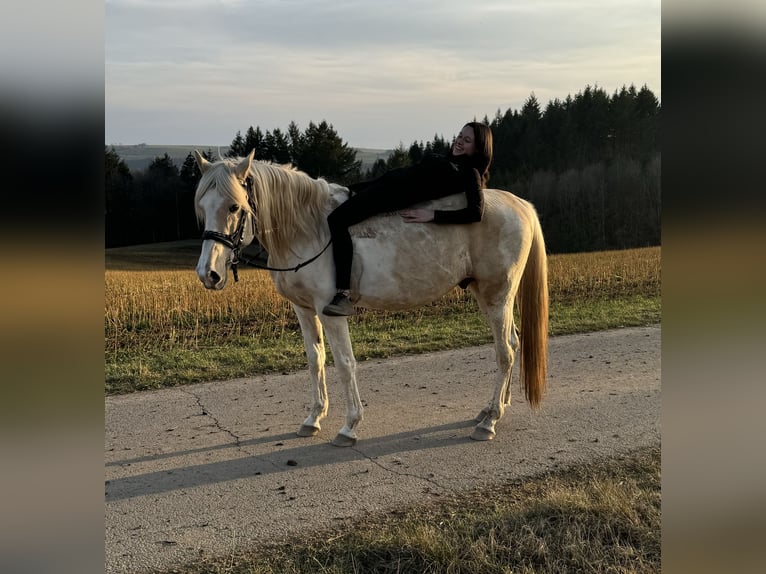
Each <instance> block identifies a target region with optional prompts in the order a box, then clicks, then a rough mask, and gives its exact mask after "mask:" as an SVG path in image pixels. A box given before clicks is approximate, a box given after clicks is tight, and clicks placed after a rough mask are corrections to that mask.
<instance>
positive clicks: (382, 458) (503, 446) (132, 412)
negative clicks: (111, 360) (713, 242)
mask: <svg viewBox="0 0 766 574" xmlns="http://www.w3.org/2000/svg"><path fill="white" fill-rule="evenodd" d="M660 339H661V330H660V328H659V327H646V328H630V329H618V330H613V331H605V332H599V333H592V334H587V335H572V336H564V337H555V338H552V339H551V341H550V350H549V391H548V395H547V396H546V398H545V400H544V401H543V406H542V409H541V410H540V411H538V412H537V413H535V412H533V411H532V410H531V409H530V408H529V406H528V405H527V404H526V403H525V402H524V399H523V398H522V397H523V396H522V394H521V391H520V389H519V387H518V382H517V380H516V378H515V377H514V387H513V392H514V393H515V397H517V398H515V399H514V401H513V404H512V406H511V407H510V408H509V409H508V410H507V411H506V415H505V417H504V418H503V419H502V420H501V421H500V422H499V423H498V427H497V430H498V434H497V438H496V439H495V440H494V441H491V442H483V443H477V442H474V441H471V440H470V439H469V438H468V437H469V435H470V432H471V428H472V423H471V422H469V421H470V420H471V419H473V417H474V416H475V415H476V414H478V412H479V411H480V410H481V408H482V407H483V406H484V405H485V404H486V403H487V401H488V400H489V398H490V395H491V392H492V386H493V384H494V374H495V362H494V350H493V349H492V347H490V346H482V347H473V348H469V349H463V350H459V351H446V352H439V353H430V354H426V355H418V356H411V357H404V358H397V359H391V360H372V361H367V362H364V363H360V364H359V368H358V380H359V386H360V392H361V394H362V399H363V401H364V403H365V406H366V411H365V420H364V421H363V423H362V426H361V429H360V431H359V435H360V440H359V442H358V443H357V445H356V447H354V448H352V449H341V448H337V447H334V446H332V445H330V444H329V441H330V440H332V438H333V437H334V436H335V433H336V432H337V431H338V429H339V428H340V427H341V426H342V412H343V408H342V407H343V401H342V394H341V389H340V386H339V385H338V384H337V382H336V380H335V376H334V375H335V372H334V369H333V368H330V369H328V387H329V396H330V414H329V416H328V418H327V420H326V422H325V424H324V425H323V430H322V432H321V433H320V435H319V436H317V437H314V438H299V437H297V436H296V435H295V431H296V430H297V429H298V427H299V425H300V423H301V422H302V420H303V418H304V417H305V414H306V412H307V409H308V406H309V403H310V397H309V386H308V374H307V373H305V372H299V373H294V374H286V375H273V376H259V377H254V378H247V379H238V380H233V381H225V382H213V383H204V384H199V385H193V386H187V387H183V388H178V389H168V390H161V391H155V392H146V393H138V394H133V395H128V396H120V397H108V398H107V399H106V401H105V403H106V405H105V407H106V408H105V413H106V429H105V430H106V433H105V451H106V452H105V464H106V485H105V491H106V496H105V500H106V533H105V543H106V571H107V572H109V573H116V572H141V571H144V570H147V569H150V568H162V567H169V566H172V565H173V564H176V563H179V562H181V561H184V560H187V559H190V558H194V557H196V556H199V555H200V554H201V553H205V554H220V553H223V554H226V553H227V552H229V551H230V550H231V549H233V548H241V547H246V546H247V545H250V544H253V543H258V542H264V541H276V540H278V539H279V538H280V537H281V536H283V535H288V534H291V533H296V532H300V531H301V530H302V529H311V528H314V527H326V526H332V525H338V524H341V523H342V522H343V521H344V520H347V519H349V518H352V517H355V516H361V515H365V514H367V513H374V512H376V511H379V510H383V509H386V508H390V507H393V506H400V505H404V504H409V503H413V502H417V501H422V500H424V498H426V497H436V496H441V495H444V494H445V493H447V492H459V491H461V490H464V489H471V488H477V487H481V486H482V485H484V484H489V483H493V482H498V481H504V480H507V479H513V478H517V477H522V476H528V475H530V474H534V473H538V472H540V471H543V470H546V469H549V468H551V467H555V466H558V465H568V464H570V463H575V462H580V461H584V460H588V459H589V458H591V457H594V456H598V455H607V454H613V453H615V452H622V451H625V450H628V449H632V448H635V447H638V446H644V445H650V444H658V443H659V441H660Z"/></svg>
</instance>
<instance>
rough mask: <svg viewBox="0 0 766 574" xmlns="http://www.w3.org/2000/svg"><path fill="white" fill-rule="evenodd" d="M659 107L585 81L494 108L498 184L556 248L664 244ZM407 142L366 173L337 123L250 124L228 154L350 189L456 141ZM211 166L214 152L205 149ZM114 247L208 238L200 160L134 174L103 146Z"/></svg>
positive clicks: (634, 93) (109, 241) (637, 92)
mask: <svg viewBox="0 0 766 574" xmlns="http://www.w3.org/2000/svg"><path fill="white" fill-rule="evenodd" d="M660 115H661V105H660V102H659V100H658V98H657V97H656V96H655V95H654V94H653V93H652V91H651V90H650V89H649V88H648V87H646V86H643V87H642V88H641V89H637V88H636V87H635V86H630V87H623V88H622V89H620V90H617V91H615V92H614V93H613V94H612V95H611V96H610V95H609V94H607V93H606V92H605V91H604V90H603V89H601V88H598V87H591V86H587V87H586V88H585V89H584V90H583V91H582V92H579V93H578V94H576V95H575V96H574V97H572V96H567V98H566V99H564V100H559V99H554V100H552V101H550V102H548V104H547V105H546V106H545V107H544V108H542V107H541V105H540V103H539V102H538V100H537V98H536V97H535V95H534V94H531V95H530V96H529V98H528V99H527V100H526V101H525V102H524V105H523V106H522V108H521V110H512V109H508V110H506V111H505V112H502V111H501V110H497V112H496V114H495V116H494V117H493V118H492V119H490V118H489V117H487V116H485V117H484V118H483V120H481V121H483V122H484V123H485V124H487V125H489V126H490V127H491V128H492V133H493V137H494V158H493V162H492V167H491V179H490V181H489V187H493V188H497V189H504V190H507V191H510V192H512V193H514V194H516V195H518V196H520V197H523V198H526V199H529V200H530V201H532V203H533V204H534V205H535V207H536V208H537V211H538V213H539V215H540V219H541V222H542V225H543V232H544V233H545V236H546V242H547V246H548V250H549V251H550V252H559V253H560V252H576V251H591V250H602V249H624V248H629V247H639V246H646V245H658V244H659V243H660V197H661V184H660V150H659V127H660ZM453 137H454V135H453V136H450V138H449V139H446V138H445V137H444V136H443V135H439V134H434V137H433V139H432V140H430V141H426V142H423V141H415V142H412V143H411V144H410V145H408V146H405V144H404V143H402V142H400V143H399V145H398V147H396V148H395V149H393V151H392V152H391V153H390V154H389V156H388V158H387V159H386V160H382V159H379V160H378V161H376V162H375V164H373V165H372V166H371V167H370V168H369V169H367V170H362V166H361V162H360V161H358V160H357V159H356V152H355V150H354V149H353V148H351V147H349V145H348V144H347V143H345V142H344V141H343V139H342V138H341V137H340V136H339V135H338V133H337V132H336V130H335V129H334V128H333V126H332V125H331V124H328V123H327V122H326V121H322V122H320V123H318V124H315V123H314V122H310V123H309V125H308V127H307V128H306V129H305V130H303V131H302V130H301V129H300V128H299V127H298V126H297V125H296V124H295V122H291V123H290V125H289V126H288V128H287V130H286V131H282V130H280V129H279V128H276V129H274V130H272V131H265V132H264V131H262V130H261V128H260V127H252V126H251V127H249V128H247V130H245V132H244V134H243V133H242V132H241V131H239V132H237V134H236V135H235V136H234V139H233V140H232V143H231V145H230V147H229V150H228V151H227V153H226V155H227V156H230V157H238V156H244V155H247V154H248V153H249V152H250V151H251V150H253V149H255V157H256V159H258V160H263V161H271V162H274V163H280V164H286V163H290V164H292V165H294V166H296V167H297V168H298V169H300V170H302V171H304V172H306V173H307V174H309V175H310V176H311V177H322V178H324V179H326V180H327V181H331V182H335V183H340V184H344V185H348V184H350V183H353V182H356V181H360V180H362V179H372V178H374V177H377V176H379V175H381V174H382V173H384V172H386V171H388V170H390V169H394V168H397V167H403V166H407V165H411V164H414V163H417V162H418V161H420V160H421V159H422V158H423V156H424V155H426V154H429V153H434V154H446V153H447V152H448V150H449V149H450V146H451V143H452V138H453ZM201 153H202V154H203V155H204V156H205V157H206V158H207V159H209V160H213V159H214V155H213V152H212V150H206V151H202V152H201ZM105 167H106V182H105V193H106V201H105V207H106V219H105V228H106V238H105V239H106V246H107V247H115V246H120V245H131V244H139V243H152V242H158V241H171V240H176V239H188V238H195V237H199V235H200V229H199V226H198V223H197V221H196V216H195V214H194V208H193V198H194V191H195V189H196V185H197V182H198V181H199V177H200V173H199V170H198V168H197V165H196V162H195V161H194V158H193V156H192V154H189V155H188V156H187V157H186V159H185V161H184V162H183V164H182V165H181V166H180V167H178V166H176V165H174V163H173V160H172V159H171V158H170V157H169V156H168V155H167V154H165V155H164V156H162V157H157V158H155V159H154V160H153V161H152V163H151V164H150V165H149V166H148V167H147V168H146V169H145V170H141V171H136V172H131V170H130V169H129V168H128V167H127V165H126V164H125V162H124V161H123V160H122V159H121V158H120V157H119V155H118V154H117V153H116V151H115V150H114V149H113V148H109V147H107V148H105Z"/></svg>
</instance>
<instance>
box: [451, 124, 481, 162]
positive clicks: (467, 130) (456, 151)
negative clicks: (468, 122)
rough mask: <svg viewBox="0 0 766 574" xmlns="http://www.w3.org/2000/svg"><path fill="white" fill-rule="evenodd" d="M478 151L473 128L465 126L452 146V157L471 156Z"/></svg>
mask: <svg viewBox="0 0 766 574" xmlns="http://www.w3.org/2000/svg"><path fill="white" fill-rule="evenodd" d="M475 151H476V141H475V140H474V134H473V128H472V127H471V126H465V127H464V128H463V129H462V130H460V133H459V134H458V136H457V137H456V138H455V143H454V144H452V155H468V156H471V155H473V154H474V152H475Z"/></svg>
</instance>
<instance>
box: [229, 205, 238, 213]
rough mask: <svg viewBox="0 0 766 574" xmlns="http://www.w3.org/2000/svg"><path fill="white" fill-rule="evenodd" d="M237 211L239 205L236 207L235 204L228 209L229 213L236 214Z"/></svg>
mask: <svg viewBox="0 0 766 574" xmlns="http://www.w3.org/2000/svg"><path fill="white" fill-rule="evenodd" d="M238 209H239V205H237V204H236V203H235V204H234V205H232V206H231V207H230V208H229V213H237V210H238Z"/></svg>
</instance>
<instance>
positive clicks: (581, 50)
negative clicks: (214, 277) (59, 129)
mask: <svg viewBox="0 0 766 574" xmlns="http://www.w3.org/2000/svg"><path fill="white" fill-rule="evenodd" d="M660 13H661V3H660V0H423V1H418V0H407V1H404V0H377V1H374V2H373V1H369V2H365V1H361V0H356V1H347V0H250V1H246V0H218V1H203V0H106V2H105V27H104V39H105V66H106V67H105V105H106V110H105V111H106V115H105V121H106V129H105V143H106V144H136V143H142V142H144V143H147V144H187V145H204V146H211V145H227V144H229V143H230V142H231V140H232V139H233V137H234V135H235V134H236V132H237V131H238V130H239V131H242V132H243V133H244V131H245V130H246V129H247V128H248V127H249V126H253V127H255V126H260V128H261V129H262V130H263V131H266V130H273V129H274V128H280V129H282V130H283V131H284V130H286V128H287V126H288V124H289V123H290V121H295V122H296V123H297V124H298V126H299V127H300V128H301V129H305V128H306V127H307V126H308V123H309V122H310V121H313V122H315V123H318V122H320V121H322V120H326V121H327V122H328V123H330V124H332V125H333V126H334V128H335V129H336V130H337V132H338V134H339V135H340V136H341V138H343V140H344V141H346V142H347V143H349V144H350V145H351V146H354V147H371V148H392V147H395V146H397V145H398V144H399V143H400V142H402V143H404V144H405V145H409V144H410V143H412V142H413V141H416V140H417V141H420V140H423V141H427V140H430V139H432V138H433V136H434V135H435V134H439V135H443V136H445V137H447V138H451V137H452V136H453V135H454V134H456V133H457V132H458V131H459V130H460V127H461V126H462V125H463V124H464V123H465V122H466V121H470V120H472V119H473V118H477V119H482V118H483V117H484V116H485V115H487V116H489V117H490V118H492V117H493V116H494V114H495V112H496V111H497V110H498V109H500V110H501V111H502V112H505V111H506V110H507V109H509V108H511V109H520V108H521V106H522V105H523V103H524V101H525V100H526V99H527V98H528V97H529V96H530V94H532V93H534V94H535V96H536V97H537V99H538V100H539V101H540V103H541V105H543V106H544V105H545V104H547V103H548V102H549V101H550V100H553V99H555V98H559V99H564V98H566V96H567V95H572V96H574V95H575V94H577V93H578V92H581V91H582V90H583V89H584V88H585V87H586V86H588V85H590V86H598V87H601V88H603V89H604V90H606V91H607V93H609V94H612V93H613V92H614V91H615V90H618V89H620V88H621V87H622V86H623V85H626V86H629V85H631V84H634V85H635V86H636V87H638V88H640V87H641V86H642V85H644V84H646V85H647V86H648V87H649V88H650V89H651V90H652V91H653V92H654V93H655V95H657V96H658V97H659V98H661V96H662V92H661V87H662V86H661V74H660V72H661V69H660V22H661V18H660Z"/></svg>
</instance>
